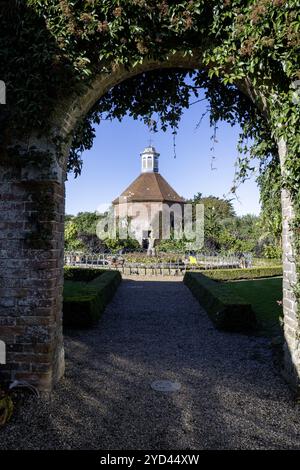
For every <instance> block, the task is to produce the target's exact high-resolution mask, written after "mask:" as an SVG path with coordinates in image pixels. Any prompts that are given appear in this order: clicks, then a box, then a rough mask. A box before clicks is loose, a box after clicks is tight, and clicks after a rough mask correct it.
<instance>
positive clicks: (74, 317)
mask: <svg viewBox="0 0 300 470" xmlns="http://www.w3.org/2000/svg"><path fill="white" fill-rule="evenodd" d="M83 271H89V270H88V269H83ZM91 271H95V270H91ZM96 271H98V274H99V270H96ZM76 275H77V273H76ZM121 280H122V278H121V274H120V273H119V271H104V272H102V273H101V274H100V276H99V275H98V276H97V277H94V279H93V280H92V281H90V282H87V283H86V282H79V281H66V282H65V289H64V303H63V324H64V326H67V327H73V328H82V327H89V326H92V325H93V324H94V323H96V322H97V321H98V320H99V318H100V317H101V314H102V313H103V311H104V309H105V307H106V305H107V304H108V303H109V301H110V300H111V299H112V297H113V295H114V293H115V291H116V290H117V288H118V286H119V284H120V282H121Z"/></svg>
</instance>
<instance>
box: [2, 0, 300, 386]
mask: <svg viewBox="0 0 300 470" xmlns="http://www.w3.org/2000/svg"><path fill="white" fill-rule="evenodd" d="M299 6H300V5H299V0H256V1H255V0H254V1H253V0H251V1H244V0H243V1H242V0H212V1H210V2H207V1H206V0H197V1H193V0H190V1H184V0H183V1H180V2H178V1H171V0H160V1H158V0H147V1H145V0H101V1H100V0H99V1H98V0H85V1H84V0H27V1H26V0H10V1H4V2H2V3H1V6H0V24H1V28H0V79H1V80H4V81H5V83H6V85H7V105H5V106H4V105H2V106H1V108H0V123H1V132H0V144H1V149H0V166H1V173H0V175H1V176H0V186H1V200H0V204H1V215H0V220H1V228H2V230H1V235H0V238H1V249H0V256H1V261H2V264H1V267H0V283H1V299H0V312H1V317H0V318H1V323H0V324H1V325H2V327H1V335H2V336H3V339H4V340H5V341H6V342H7V348H8V355H7V357H8V366H7V370H6V371H4V372H3V370H2V373H5V374H6V377H7V379H11V378H12V377H22V378H28V379H30V380H31V381H32V382H35V383H37V384H38V385H39V387H40V388H41V389H44V390H46V391H49V390H50V389H51V388H52V386H53V385H54V384H55V382H56V381H57V380H58V379H59V377H60V376H61V375H62V373H63V342H62V331H61V293H62V283H63V277H62V272H63V269H62V262H63V256H62V251H63V217H64V180H65V176H66V172H67V170H74V171H75V173H80V169H81V160H80V153H81V151H82V150H83V149H85V148H89V147H90V146H91V145H92V140H93V136H94V131H93V123H96V122H99V121H100V119H101V118H103V116H106V117H107V116H108V117H116V118H119V119H121V118H122V117H123V116H124V115H125V114H126V113H130V114H131V115H132V116H133V117H135V118H142V119H145V120H146V121H148V120H149V119H151V116H152V114H153V113H154V112H157V113H158V114H159V116H160V122H161V126H162V128H163V129H165V128H166V127H167V126H172V127H173V128H174V132H176V126H177V124H178V122H179V119H180V115H181V112H182V109H183V108H184V107H187V106H188V103H189V99H190V97H191V96H192V95H194V96H196V99H197V94H198V90H199V88H204V89H205V95H206V98H207V100H208V102H209V108H210V109H209V111H210V117H211V122H212V124H214V123H216V122H217V121H218V120H226V121H227V122H229V123H231V124H234V123H235V122H239V123H240V125H241V128H242V134H241V140H240V147H241V150H243V154H242V155H243V156H242V157H241V158H240V176H241V178H243V177H245V175H246V174H247V171H248V170H249V168H250V167H251V158H252V157H256V158H259V159H260V162H261V172H262V173H261V174H262V179H263V181H264V184H263V185H262V187H263V189H264V198H265V199H267V198H268V193H269V192H270V194H271V191H272V186H273V185H274V184H276V187H277V188H278V189H279V190H280V191H281V194H282V196H281V197H282V216H283V249H284V260H283V262H284V290H283V298H284V301H283V302H284V312H285V338H286V345H285V360H284V364H285V365H284V371H285V375H286V376H287V378H288V379H289V380H290V382H291V383H292V384H293V385H294V386H296V387H297V386H298V384H299V374H300V338H299V335H300V325H299V313H298V307H297V305H298V298H299V295H300V288H299V285H298V280H297V258H298V253H299V233H300V210H299V209H300V208H299V205H300V200H299V189H300V176H299V175H300V163H299V162H300V159H299V156H300V155H299V153H300V133H299V129H300V112H299V102H300V98H299V97H298V94H297V90H295V87H296V88H297V84H298V83H299V82H298V81H299V80H300V63H299V60H300V59H299V57H300V54H299V52H300V8H299ZM187 74H189V76H190V79H189V81H188V82H187V81H186V80H185V77H186V76H187ZM187 83H188V85H187ZM248 141H250V142H251V145H250V146H249V144H247V142H248ZM248 147H249V148H248ZM279 168H280V172H279V171H278V169H279ZM265 175H266V177H265ZM1 335H0V336H1ZM2 336H1V339H2Z"/></svg>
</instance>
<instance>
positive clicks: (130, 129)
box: [66, 102, 260, 215]
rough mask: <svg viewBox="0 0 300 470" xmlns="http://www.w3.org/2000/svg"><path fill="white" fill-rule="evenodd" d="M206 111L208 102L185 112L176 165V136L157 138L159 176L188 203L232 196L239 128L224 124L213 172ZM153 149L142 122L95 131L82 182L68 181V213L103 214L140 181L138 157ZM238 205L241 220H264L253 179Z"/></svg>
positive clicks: (240, 193)
mask: <svg viewBox="0 0 300 470" xmlns="http://www.w3.org/2000/svg"><path fill="white" fill-rule="evenodd" d="M205 106H206V104H205V102H201V103H197V104H195V105H193V106H191V107H190V108H189V109H188V110H186V111H185V112H184V115H183V117H182V120H181V122H180V125H179V130H178V135H177V138H176V158H175V159H174V153H173V136H172V133H171V131H168V132H159V133H156V134H154V135H153V137H152V138H153V143H154V146H155V147H156V149H157V151H158V152H159V153H160V162H159V167H160V173H161V174H162V175H163V176H164V177H165V178H166V179H167V180H168V182H169V183H170V184H171V186H173V188H174V189H175V190H176V191H177V192H178V193H179V194H180V195H181V196H183V197H185V198H189V197H191V196H193V195H194V194H196V193H198V192H201V193H202V194H203V195H204V196H208V195H211V194H212V195H214V196H219V197H223V196H224V195H227V196H228V193H229V191H230V188H231V185H232V181H233V177H234V163H235V159H236V157H237V150H236V143H237V137H238V133H239V128H238V127H237V126H236V127H233V128H232V127H231V126H229V125H228V124H226V123H221V124H219V129H218V134H217V140H218V143H217V144H215V152H214V155H215V160H214V162H213V166H214V168H215V169H214V170H212V169H211V163H212V159H211V152H210V147H211V140H210V137H211V135H212V129H211V128H210V126H209V119H208V116H207V117H206V118H205V119H204V120H203V121H202V123H201V125H200V127H199V128H198V129H196V125H197V122H198V121H199V118H200V116H201V114H202V112H203V110H204V109H205ZM148 143H149V130H148V127H147V126H145V125H144V124H143V123H142V122H140V121H134V120H133V119H132V118H130V117H126V118H124V119H123V121H122V122H121V123H120V122H119V121H117V120H114V121H105V120H103V121H102V122H101V123H100V125H99V126H97V127H96V138H95V141H94V145H93V148H92V149H91V150H90V151H87V152H85V153H84V154H83V169H82V174H81V176H79V177H78V178H77V179H74V176H73V175H72V174H70V175H69V180H68V181H67V183H66V213H67V214H77V213H78V212H80V211H95V210H97V209H99V210H100V211H101V210H102V209H104V208H105V207H106V206H107V204H109V203H110V202H111V201H112V200H113V199H114V198H116V197H117V196H119V194H120V193H121V192H122V191H123V190H124V189H125V188H126V187H127V186H128V185H129V184H130V183H131V182H132V181H133V180H134V179H135V178H136V177H137V176H138V175H139V173H140V156H139V155H140V152H141V151H142V150H143V149H144V148H145V147H146V146H147V145H148ZM229 197H232V195H231V196H230V195H229ZM233 205H234V208H235V211H236V213H237V214H238V215H243V214H247V213H251V214H259V212H260V204H259V191H258V188H257V185H256V183H255V178H254V177H252V178H251V180H249V181H247V182H246V183H244V184H243V185H242V186H240V188H239V190H238V200H233Z"/></svg>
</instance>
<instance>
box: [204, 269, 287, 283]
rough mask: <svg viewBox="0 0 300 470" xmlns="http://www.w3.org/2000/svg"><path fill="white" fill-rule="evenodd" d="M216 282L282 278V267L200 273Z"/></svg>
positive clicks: (213, 270)
mask: <svg viewBox="0 0 300 470" xmlns="http://www.w3.org/2000/svg"><path fill="white" fill-rule="evenodd" d="M198 272H201V273H202V274H204V275H205V276H207V277H209V278H210V279H214V280H215V281H234V280H239V279H259V278H260V277H274V276H282V266H265V267H260V268H234V269H207V270H205V271H198Z"/></svg>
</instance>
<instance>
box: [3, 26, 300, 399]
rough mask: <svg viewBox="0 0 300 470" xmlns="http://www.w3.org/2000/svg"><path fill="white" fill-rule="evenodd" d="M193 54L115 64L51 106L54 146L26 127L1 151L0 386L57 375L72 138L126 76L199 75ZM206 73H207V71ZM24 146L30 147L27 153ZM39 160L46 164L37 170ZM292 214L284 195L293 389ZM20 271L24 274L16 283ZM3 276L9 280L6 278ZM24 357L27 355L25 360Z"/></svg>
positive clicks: (282, 151)
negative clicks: (3, 348)
mask: <svg viewBox="0 0 300 470" xmlns="http://www.w3.org/2000/svg"><path fill="white" fill-rule="evenodd" d="M102 27H103V25H102ZM42 28H44V26H42ZM47 34H48V32H47ZM51 40H52V37H51ZM177 46H178V45H177ZM200 49H201V48H200V47H197V48H196V51H194V52H192V51H190V52H189V53H186V51H184V52H183V53H180V52H179V51H178V50H179V48H178V47H177V52H176V53H173V52H172V53H171V52H170V54H169V56H168V55H167V54H165V55H164V59H161V58H157V59H145V58H144V60H140V62H139V61H138V62H137V64H136V65H135V66H132V65H131V66H127V67H125V66H123V65H119V64H116V63H114V64H113V66H111V68H110V69H109V72H107V71H106V72H102V73H98V74H95V75H94V78H93V79H92V80H90V81H89V83H88V86H87V87H85V83H84V84H83V86H82V87H81V86H79V89H76V91H74V92H73V93H72V95H71V96H70V95H68V94H67V93H66V98H65V99H60V100H59V102H56V103H55V107H54V112H53V114H52V115H51V121H50V122H49V127H50V129H51V131H52V137H53V136H54V137H55V139H53V138H52V139H50V138H49V133H48V132H47V133H46V132H45V133H43V132H41V131H39V132H38V133H37V132H36V129H35V128H33V129H31V132H29V138H28V139H26V142H25V143H26V145H24V142H23V141H22V140H20V137H19V136H18V138H17V137H14V136H12V137H11V140H10V142H9V145H8V146H7V147H6V148H5V149H4V150H3V151H2V152H3V158H2V162H3V166H4V171H3V172H2V180H1V184H2V185H3V186H2V188H3V190H2V194H3V197H2V202H3V209H4V211H3V213H5V214H6V215H5V218H4V229H3V234H4V236H3V239H4V241H3V244H2V255H3V259H5V263H4V268H3V275H2V278H3V279H2V284H3V288H4V289H5V291H4V295H3V298H2V300H1V308H3V312H4V316H5V323H4V327H3V339H4V341H6V342H7V345H8V347H7V351H8V367H7V370H6V371H5V375H6V377H7V379H11V378H25V379H28V380H30V381H32V382H33V383H36V384H37V385H38V386H39V387H40V388H41V389H44V390H45V391H49V390H51V389H52V387H53V385H54V384H55V383H56V382H57V380H58V379H59V378H60V377H61V375H62V374H63V341H62V325H61V303H62V286H63V218H64V180H65V175H66V166H67V157H68V154H69V149H70V146H71V139H72V134H73V131H74V130H75V128H76V126H77V125H78V123H79V122H80V121H81V120H82V119H83V118H84V117H85V116H86V115H87V114H88V112H89V111H90V110H91V109H92V107H93V106H94V104H95V103H96V102H97V101H98V100H99V99H100V98H101V97H102V96H103V95H104V94H105V93H106V92H108V90H110V89H111V88H113V87H115V86H116V85H117V84H119V83H122V82H124V81H125V80H127V79H129V78H130V77H134V76H136V75H137V74H139V73H145V72H147V71H151V70H155V69H162V68H171V69H172V68H175V67H176V68H184V69H198V68H199V67H200V64H201V57H202V53H201V50H200ZM109 65H110V64H109ZM206 66H207V67H208V69H209V68H210V65H206ZM211 67H212V68H213V65H211ZM57 78H59V77H58V76H57ZM235 83H236V86H237V87H238V89H239V90H241V91H242V92H243V93H244V94H245V95H246V96H247V97H248V98H249V100H251V101H252V102H254V103H255V105H256V106H257V109H259V111H260V114H261V115H262V116H264V117H265V118H268V111H269V110H268V107H267V103H266V99H265V97H264V96H263V95H262V94H261V93H260V91H259V89H258V91H257V89H256V88H255V87H254V86H253V85H252V82H251V80H250V79H249V78H248V77H246V78H245V77H244V76H243V77H242V78H241V79H237V80H236V81H235ZM52 91H53V90H52ZM50 94H51V93H50V91H49V95H50ZM47 131H49V129H47ZM50 134H51V132H50ZM28 142H29V143H28ZM58 142H59V146H58V145H57V144H58ZM20 143H21V148H22V150H23V152H24V153H25V154H26V155H28V156H29V157H30V158H29V159H28V162H27V163H26V165H24V164H23V162H22V161H21V162H20V159H18V158H16V161H13V160H12V159H11V149H12V148H13V152H16V154H17V150H16V147H17V145H19V144H20ZM31 144H32V145H34V146H35V150H34V152H32V154H31V150H30V149H31V147H32V145H31ZM25 147H26V149H25V150H24V148H25ZM58 148H59V150H60V151H59V152H58ZM8 149H9V150H10V153H9V152H8ZM41 154H42V155H43V156H45V154H46V155H47V157H48V159H46V160H45V161H43V163H42V164H41V158H40V156H41ZM278 154H279V157H280V161H281V166H282V168H284V163H285V160H286V158H287V146H286V142H285V141H284V139H281V140H279V141H278ZM18 157H19V155H18ZM292 215H293V211H292V204H291V198H290V195H289V193H288V191H287V190H283V191H282V216H283V243H284V260H283V261H284V264H283V265H284V300H283V302H284V311H285V335H286V349H285V371H286V375H287V376H289V379H290V380H291V381H293V382H294V383H298V372H299V341H298V339H297V338H298V330H299V327H298V323H297V320H296V318H297V313H296V309H297V302H296V298H295V295H294V291H293V284H294V283H295V281H296V277H297V276H296V263H295V256H294V251H293V248H292V235H291V229H290V221H291V219H292ZM22 269H24V274H22V276H21V275H20V272H21V271H22ZM6 271H7V272H8V273H9V276H7V278H5V274H6ZM24 277H25V279H24ZM21 311H22V313H21ZM1 339H2V337H1ZM26 353H28V354H29V355H28V356H27V357H26ZM20 354H21V355H22V357H20ZM38 355H43V357H42V358H41V356H38Z"/></svg>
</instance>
